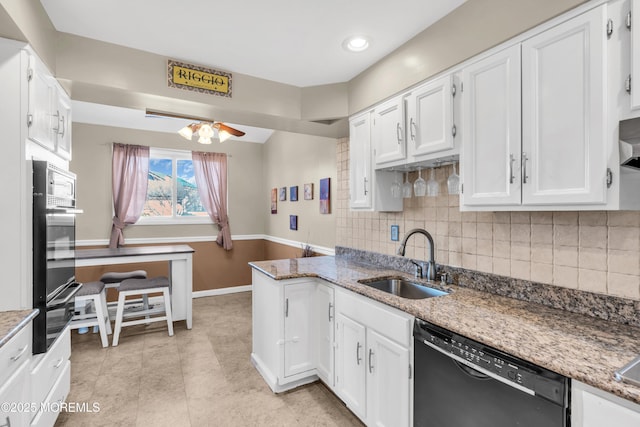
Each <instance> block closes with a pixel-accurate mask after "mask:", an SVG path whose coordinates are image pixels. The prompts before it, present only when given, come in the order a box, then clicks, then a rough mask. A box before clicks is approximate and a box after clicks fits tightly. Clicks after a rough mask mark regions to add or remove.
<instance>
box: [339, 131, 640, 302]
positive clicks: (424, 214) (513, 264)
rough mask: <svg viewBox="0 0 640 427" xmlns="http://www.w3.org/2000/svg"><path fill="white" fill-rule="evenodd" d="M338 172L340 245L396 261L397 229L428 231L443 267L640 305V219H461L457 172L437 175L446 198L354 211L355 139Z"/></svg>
mask: <svg viewBox="0 0 640 427" xmlns="http://www.w3.org/2000/svg"><path fill="white" fill-rule="evenodd" d="M337 164H338V171H337V173H338V186H337V188H338V194H337V197H336V199H335V205H334V206H335V212H336V226H337V234H336V245H339V246H345V247H352V248H355V249H361V250H365V251H373V252H380V253H383V254H388V255H392V254H395V253H396V251H397V249H398V246H399V242H393V241H391V225H398V226H399V227H400V239H402V236H403V235H404V233H406V232H407V231H408V230H410V229H412V228H424V229H426V230H427V231H429V232H430V233H431V235H432V236H433V238H434V240H435V246H436V262H437V263H440V264H447V265H450V266H453V267H463V268H465V269H470V270H478V271H481V272H486V273H493V274H498V275H501V276H507V277H513V278H517V279H523V280H531V281H535V282H540V283H546V284H552V285H556V286H562V287H566V288H573V289H580V290H584V291H590V292H596V293H600V294H608V295H614V296H619V297H624V298H632V299H636V300H640V212H639V211H621V212H614V211H611V212H606V211H582V212H577V211H572V212H460V210H459V198H458V196H457V195H456V196H449V195H448V194H447V185H446V181H447V177H448V176H449V174H450V173H451V172H452V167H451V166H445V167H440V168H438V169H437V170H436V174H435V175H436V179H437V180H438V182H439V183H440V196H438V197H413V198H411V199H404V209H403V212H358V211H351V210H350V209H349V140H348V139H347V138H344V139H340V140H339V141H338V146H337ZM423 175H424V174H423ZM416 178H417V172H414V173H411V174H410V177H409V180H410V181H411V182H413V181H415V179H416ZM639 191H640V189H639ZM427 246H428V244H427V241H426V239H425V238H424V237H423V236H421V235H415V236H413V237H411V239H410V240H409V242H408V245H407V250H406V256H408V257H411V258H416V259H422V260H424V259H427V257H428V248H427Z"/></svg>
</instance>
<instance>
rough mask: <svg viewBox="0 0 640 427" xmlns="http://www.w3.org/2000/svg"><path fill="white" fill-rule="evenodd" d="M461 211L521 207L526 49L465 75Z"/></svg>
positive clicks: (500, 55)
mask: <svg viewBox="0 0 640 427" xmlns="http://www.w3.org/2000/svg"><path fill="white" fill-rule="evenodd" d="M462 82H463V84H464V92H463V93H462V117H463V129H464V137H463V138H462V158H461V161H460V165H461V173H462V181H461V182H462V183H463V185H464V187H463V192H462V196H461V205H465V206H474V205H519V204H520V167H519V163H520V149H521V140H520V131H521V123H520V46H519V45H517V46H513V47H510V48H508V49H506V50H503V51H501V52H498V53H496V54H494V55H491V56H489V57H487V58H485V59H483V60H480V61H478V62H476V63H474V64H471V65H469V66H468V67H465V68H464V69H463V71H462Z"/></svg>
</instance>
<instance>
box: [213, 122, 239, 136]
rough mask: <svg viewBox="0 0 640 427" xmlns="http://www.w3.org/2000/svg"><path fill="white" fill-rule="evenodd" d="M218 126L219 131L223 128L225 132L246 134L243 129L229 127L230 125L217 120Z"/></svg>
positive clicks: (234, 134)
mask: <svg viewBox="0 0 640 427" xmlns="http://www.w3.org/2000/svg"><path fill="white" fill-rule="evenodd" d="M216 126H217V127H218V130H219V131H222V130H223V131H225V132H228V133H230V134H231V135H233V136H244V132H242V131H241V130H238V129H234V128H232V127H229V126H227V125H225V124H224V123H220V122H216Z"/></svg>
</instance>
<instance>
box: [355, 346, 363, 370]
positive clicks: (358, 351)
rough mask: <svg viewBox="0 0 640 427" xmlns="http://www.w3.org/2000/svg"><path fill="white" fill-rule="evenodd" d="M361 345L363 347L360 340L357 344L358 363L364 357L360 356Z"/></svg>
mask: <svg viewBox="0 0 640 427" xmlns="http://www.w3.org/2000/svg"><path fill="white" fill-rule="evenodd" d="M360 347H362V344H360V341H358V344H357V345H356V363H357V364H358V365H360V362H361V361H362V358H361V357H360Z"/></svg>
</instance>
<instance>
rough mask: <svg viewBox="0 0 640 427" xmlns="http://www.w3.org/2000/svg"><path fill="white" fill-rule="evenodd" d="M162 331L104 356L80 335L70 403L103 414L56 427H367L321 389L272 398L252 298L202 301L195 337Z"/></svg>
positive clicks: (69, 417)
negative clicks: (259, 364)
mask: <svg viewBox="0 0 640 427" xmlns="http://www.w3.org/2000/svg"><path fill="white" fill-rule="evenodd" d="M160 325H161V323H155V324H151V325H150V326H148V327H145V326H144V325H141V326H136V327H129V328H125V329H123V335H122V336H121V339H120V344H119V345H118V346H117V347H109V348H106V349H103V348H102V347H101V345H100V339H99V334H92V333H89V334H85V335H78V333H77V331H72V344H71V347H72V350H71V369H72V371H71V372H72V374H71V392H70V393H69V397H68V398H67V402H78V403H83V402H87V403H88V404H89V406H91V405H92V404H93V403H94V402H95V403H98V404H99V406H100V411H99V412H93V413H91V412H84V413H81V412H63V413H61V414H60V416H59V418H58V421H57V423H56V426H92V427H93V426H107V425H108V426H145V427H147V426H172V427H181V426H194V427H196V426H198V427H200V426H341V427H342V426H362V424H361V423H360V421H359V420H358V419H357V418H356V417H355V416H354V415H353V414H352V413H351V412H350V411H349V410H348V409H346V407H345V406H344V404H342V402H341V401H340V400H338V398H337V397H336V396H335V395H333V394H332V393H331V392H330V391H329V390H328V389H327V388H326V387H325V386H324V385H323V384H321V383H320V382H316V383H313V384H309V385H307V386H304V387H301V388H298V389H296V390H294V391H290V392H287V393H283V394H278V395H276V394H273V393H272V392H271V390H270V389H269V387H268V386H267V385H266V384H265V382H264V381H263V380H262V377H261V376H260V375H259V374H258V372H257V371H256V370H255V368H254V367H253V365H252V364H251V361H250V354H251V293H250V292H243V293H238V294H231V295H223V296H215V297H206V298H198V299H195V300H194V301H193V329H192V330H190V331H189V330H187V329H186V327H185V324H184V322H176V324H175V335H174V336H173V337H169V336H168V335H167V331H166V325H165V326H164V328H163V327H162V326H160ZM145 328H146V329H145Z"/></svg>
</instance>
